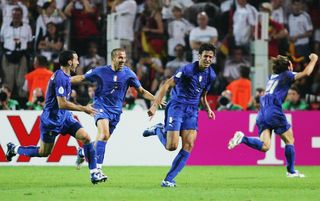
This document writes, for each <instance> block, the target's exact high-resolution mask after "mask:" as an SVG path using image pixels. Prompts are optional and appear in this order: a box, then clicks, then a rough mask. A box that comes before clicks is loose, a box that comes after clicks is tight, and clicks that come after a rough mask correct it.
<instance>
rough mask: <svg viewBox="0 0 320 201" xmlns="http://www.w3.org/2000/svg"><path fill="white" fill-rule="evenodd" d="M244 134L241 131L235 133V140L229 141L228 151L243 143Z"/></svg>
mask: <svg viewBox="0 0 320 201" xmlns="http://www.w3.org/2000/svg"><path fill="white" fill-rule="evenodd" d="M243 136H244V134H243V133H242V132H241V131H237V132H235V134H234V136H233V138H232V139H231V140H230V141H229V144H228V149H233V148H235V147H236V146H237V145H239V144H240V143H241V141H242V138H243Z"/></svg>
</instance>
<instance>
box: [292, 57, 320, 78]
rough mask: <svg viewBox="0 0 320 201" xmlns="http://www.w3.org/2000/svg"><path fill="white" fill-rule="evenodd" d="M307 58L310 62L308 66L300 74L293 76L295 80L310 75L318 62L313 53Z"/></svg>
mask: <svg viewBox="0 0 320 201" xmlns="http://www.w3.org/2000/svg"><path fill="white" fill-rule="evenodd" d="M309 58H310V62H309V63H308V65H307V66H306V67H305V69H304V70H303V71H302V72H299V73H297V74H296V75H295V76H294V79H295V80H299V79H301V78H303V77H306V76H309V75H311V73H312V71H313V69H314V67H315V65H316V63H317V61H318V56H317V55H316V54H314V53H311V54H310V55H309ZM291 65H292V64H291Z"/></svg>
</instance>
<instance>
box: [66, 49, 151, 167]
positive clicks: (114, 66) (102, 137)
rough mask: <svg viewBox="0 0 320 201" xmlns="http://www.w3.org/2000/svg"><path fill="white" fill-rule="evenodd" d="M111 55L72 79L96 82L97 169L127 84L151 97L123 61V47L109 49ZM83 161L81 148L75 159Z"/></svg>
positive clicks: (124, 60)
mask: <svg viewBox="0 0 320 201" xmlns="http://www.w3.org/2000/svg"><path fill="white" fill-rule="evenodd" d="M111 59H112V61H111V65H107V66H100V67H97V68H95V69H93V70H89V71H88V72H87V73H86V74H84V75H77V76H74V77H72V80H71V82H72V83H79V82H81V81H83V80H89V81H90V82H95V83H97V89H96V91H95V96H94V100H93V107H94V108H95V109H96V110H97V111H98V112H99V113H97V114H95V115H94V120H95V123H96V126H97V127H98V135H97V137H96V144H95V146H96V153H97V168H98V169H102V164H103V161H104V155H105V147H106V144H107V141H108V139H109V138H110V136H111V134H112V133H113V131H114V129H115V128H116V125H117V124H118V122H119V120H120V115H121V113H122V105H123V101H124V99H125V95H126V92H127V89H128V87H129V86H130V87H135V88H136V89H137V91H138V92H139V93H140V94H141V95H142V96H143V97H144V98H145V99H147V100H150V101H154V96H153V95H152V94H151V93H150V92H148V91H147V90H145V89H144V88H143V87H142V86H141V84H140V81H139V80H138V78H137V76H136V75H135V73H134V72H133V71H132V70H131V69H130V68H129V67H127V66H125V65H124V64H125V62H126V59H127V58H126V53H125V50H124V49H121V48H117V49H114V50H112V52H111ZM82 162H83V154H82V149H79V151H78V157H77V161H76V164H77V167H78V168H79V167H80V164H81V163H82Z"/></svg>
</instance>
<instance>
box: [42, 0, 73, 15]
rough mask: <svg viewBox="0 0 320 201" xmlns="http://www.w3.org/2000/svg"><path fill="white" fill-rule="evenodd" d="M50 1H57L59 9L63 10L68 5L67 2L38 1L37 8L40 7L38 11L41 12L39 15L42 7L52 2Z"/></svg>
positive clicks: (64, 0)
mask: <svg viewBox="0 0 320 201" xmlns="http://www.w3.org/2000/svg"><path fill="white" fill-rule="evenodd" d="M50 1H55V2H56V5H57V9H59V10H62V9H63V8H64V6H65V5H66V3H67V0H38V1H37V6H38V8H39V9H38V10H39V11H40V12H39V13H41V10H42V7H43V5H44V4H45V3H46V2H50Z"/></svg>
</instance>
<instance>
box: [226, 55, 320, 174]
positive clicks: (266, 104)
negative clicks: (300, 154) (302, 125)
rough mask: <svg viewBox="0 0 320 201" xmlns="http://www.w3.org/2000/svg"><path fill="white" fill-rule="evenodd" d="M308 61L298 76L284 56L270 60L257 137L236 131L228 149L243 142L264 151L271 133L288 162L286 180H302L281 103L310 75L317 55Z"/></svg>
mask: <svg viewBox="0 0 320 201" xmlns="http://www.w3.org/2000/svg"><path fill="white" fill-rule="evenodd" d="M309 58H310V62H309V64H308V65H307V66H306V68H305V69H304V70H303V71H302V72H299V73H294V72H292V70H293V68H292V63H291V62H290V61H289V59H288V58H287V57H284V56H280V55H279V56H278V57H276V58H273V61H272V70H273V74H272V75H271V77H270V79H269V81H268V82H267V87H266V93H265V95H264V96H262V97H261V98H260V110H259V112H258V116H257V120H256V125H257V126H258V130H259V135H260V139H259V138H254V137H247V136H245V135H244V134H243V133H242V132H241V131H237V132H236V133H235V134H234V136H233V138H232V139H231V140H230V141H229V144H228V148H229V149H233V148H234V147H236V146H237V145H239V144H241V143H243V144H246V145H247V146H249V147H251V148H253V149H256V150H259V151H262V152H267V151H268V150H269V149H270V144H271V134H272V131H273V130H274V131H275V133H276V134H278V135H280V137H281V139H282V140H283V141H284V142H285V144H286V145H285V156H286V161H287V177H304V175H303V174H301V173H300V172H299V171H297V170H295V168H294V163H295V149H294V138H293V133H292V129H291V126H290V125H289V124H288V122H287V119H286V117H285V115H284V113H283V111H282V107H281V105H282V103H283V101H284V99H285V97H286V95H287V93H288V90H289V88H290V86H291V84H292V83H293V82H294V81H296V80H299V79H301V78H303V77H306V76H309V75H310V74H311V73H312V71H313V69H314V66H315V65H316V63H317V60H318V56H317V55H316V54H310V56H309Z"/></svg>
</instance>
